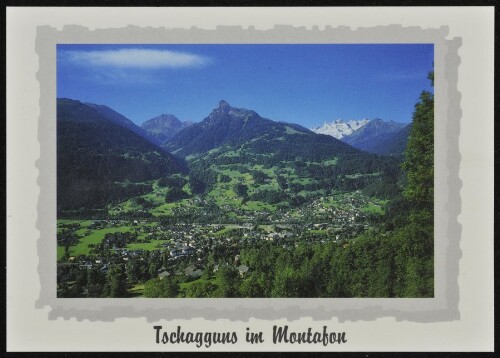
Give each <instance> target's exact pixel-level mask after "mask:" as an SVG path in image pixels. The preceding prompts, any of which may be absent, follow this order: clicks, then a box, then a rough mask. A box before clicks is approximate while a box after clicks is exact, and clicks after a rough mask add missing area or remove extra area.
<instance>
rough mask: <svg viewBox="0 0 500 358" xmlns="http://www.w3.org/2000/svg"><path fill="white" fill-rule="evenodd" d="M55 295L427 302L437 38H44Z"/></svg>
mask: <svg viewBox="0 0 500 358" xmlns="http://www.w3.org/2000/svg"><path fill="white" fill-rule="evenodd" d="M56 56H57V57H56V58H57V60H56V68H57V76H56V88H57V110H56V113H57V118H56V127H57V156H56V158H57V223H56V224H57V243H56V242H54V245H57V278H55V277H54V279H57V297H58V298H108V297H110V298H132V297H134V298H138V297H140V298H432V297H434V46H433V44H429V43H420V44H419V43H411V44H409V43H404V44H397V43H396V44H359V43H358V44H238V45H236V44H143V45H141V44H58V45H57V48H56Z"/></svg>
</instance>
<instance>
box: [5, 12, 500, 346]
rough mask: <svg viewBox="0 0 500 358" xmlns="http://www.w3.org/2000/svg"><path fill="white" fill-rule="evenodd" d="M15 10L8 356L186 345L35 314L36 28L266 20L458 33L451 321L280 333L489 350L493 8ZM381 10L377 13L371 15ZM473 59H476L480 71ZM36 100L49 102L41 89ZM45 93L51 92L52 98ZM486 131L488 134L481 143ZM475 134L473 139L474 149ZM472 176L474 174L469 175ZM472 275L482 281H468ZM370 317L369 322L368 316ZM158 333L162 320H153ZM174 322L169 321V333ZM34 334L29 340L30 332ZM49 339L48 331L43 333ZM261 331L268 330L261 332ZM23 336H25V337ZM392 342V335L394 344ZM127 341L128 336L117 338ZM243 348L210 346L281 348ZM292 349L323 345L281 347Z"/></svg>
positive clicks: (141, 327) (121, 327) (121, 323)
mask: <svg viewBox="0 0 500 358" xmlns="http://www.w3.org/2000/svg"><path fill="white" fill-rule="evenodd" d="M202 11H203V14H204V16H203V17H200V16H199V14H200V10H199V9H198V10H197V9H133V10H130V9H107V10H106V9H102V8H100V9H22V8H19V9H17V8H9V9H8V11H7V24H8V36H7V46H8V58H7V66H8V72H7V79H8V97H7V106H8V107H7V109H8V116H7V133H8V137H7V144H8V158H7V173H8V174H7V177H8V218H7V219H8V242H7V250H8V255H7V264H8V281H7V303H8V315H7V319H8V332H9V333H8V349H10V350H167V349H180V350H182V349H195V348H194V346H168V345H166V346H156V345H155V344H154V334H153V333H154V331H153V328H152V324H151V323H149V322H147V321H146V320H145V319H143V318H137V319H118V320H116V321H115V322H109V323H108V322H107V323H102V322H88V321H83V322H77V321H76V320H74V319H72V320H67V321H66V320H62V319H59V320H55V321H51V322H49V321H48V314H47V313H48V309H47V308H44V309H39V310H36V309H35V300H36V299H37V296H38V292H39V290H40V287H39V282H38V277H37V269H38V267H37V265H38V264H39V262H38V256H37V251H36V246H37V239H38V236H39V233H38V232H37V230H36V227H35V220H36V217H37V214H36V212H37V204H36V201H37V198H38V188H37V187H36V176H37V174H38V173H37V171H36V168H35V165H34V164H35V160H36V159H37V158H38V150H39V148H38V144H37V141H36V136H37V119H38V115H39V112H38V101H39V88H38V83H37V81H36V77H35V73H36V70H37V66H38V58H37V56H36V54H35V52H34V44H35V42H34V36H35V34H36V26H39V25H51V26H56V27H58V28H59V29H60V28H61V25H63V24H81V25H83V26H88V27H90V28H94V27H95V28H120V27H124V26H126V25H128V24H134V25H138V26H152V27H158V26H166V27H187V28H189V27H191V26H198V27H200V28H206V29H213V28H214V27H215V26H216V25H243V26H244V27H246V26H248V25H254V26H255V27H256V28H257V29H268V28H272V27H273V26H274V25H275V24H293V25H296V26H297V25H305V26H307V27H309V28H310V27H311V26H313V25H318V26H320V27H322V26H324V25H330V26H332V27H336V26H339V25H344V26H350V27H354V28H356V27H357V26H362V27H369V26H375V25H389V24H402V25H403V26H420V27H422V28H426V27H429V28H439V27H441V26H449V32H450V33H449V35H448V38H449V39H452V38H454V37H462V39H463V40H462V47H461V48H460V53H459V54H460V57H461V59H462V63H461V65H460V67H459V70H460V72H459V83H458V87H459V88H458V89H459V91H460V92H461V93H462V103H461V107H462V122H461V136H460V151H461V155H462V165H461V172H460V177H461V180H462V181H463V187H462V192H461V198H462V213H461V215H460V216H459V221H460V223H461V224H462V238H461V241H460V242H461V249H462V253H463V257H462V259H461V261H460V276H459V285H460V302H459V310H460V313H461V316H460V320H459V321H452V322H443V323H433V324H429V323H427V324H424V323H411V322H396V321H395V320H394V319H393V318H382V319H377V320H376V321H370V322H365V321H360V322H349V321H348V322H342V323H338V322H337V320H332V321H327V322H326V323H325V322H321V321H311V320H309V319H308V318H302V319H301V320H300V321H297V320H295V321H293V322H292V323H290V326H292V327H293V328H296V329H299V328H301V327H302V328H303V327H309V326H312V327H321V326H322V325H323V324H327V325H328V326H329V327H330V328H331V329H335V330H338V331H341V330H342V331H346V332H347V336H348V339H349V343H348V344H347V345H344V346H338V347H335V346H332V347H327V349H335V350H341V349H342V350H485V349H486V350H487V349H491V347H492V327H493V315H492V308H493V303H492V302H493V295H492V293H493V250H492V243H493V240H492V239H493V234H492V230H493V226H492V222H493V219H492V218H493V217H492V204H493V201H492V195H490V194H491V193H492V184H493V165H492V158H493V148H492V144H493V137H492V124H493V112H492V110H493V107H492V104H493V101H492V99H493V76H492V75H493V46H492V45H493V37H492V35H493V31H492V30H493V26H492V25H493V11H492V9H491V8H480V9H479V8H473V9H471V8H468V9H460V8H432V9H423V8H418V9H408V8H406V9H383V8H376V9H366V8H365V9H346V8H342V9H300V10H294V9H203V10H202ZM376 14H379V16H376ZM475 53H481V59H480V61H481V62H480V63H479V64H478V62H477V61H478V60H479V59H478V58H477V57H475V56H474V54H475ZM44 95H49V94H47V93H45V92H44ZM54 96H55V93H54ZM488 135H489V136H490V137H488ZM477 138H481V141H480V143H478V141H477ZM476 176H477V177H476ZM478 278H480V279H478ZM367 319H369V317H367ZM179 322H181V324H182V326H183V328H184V329H186V330H189V329H191V330H204V329H212V330H213V329H217V330H218V331H232V330H235V331H238V332H239V334H240V336H241V337H243V335H244V332H245V328H246V327H247V326H251V327H252V329H253V330H258V329H260V330H263V331H264V334H265V336H267V337H270V330H271V329H272V324H273V323H275V324H280V323H281V324H283V323H284V322H285V321H284V320H280V321H276V322H268V321H258V320H255V321H250V322H230V321H228V320H220V321H215V322H214V321H203V320H200V319H193V320H189V321H179ZM160 324H162V325H163V326H164V327H166V326H167V323H166V322H163V323H160ZM176 325H177V322H176V321H172V322H169V323H168V326H173V327H175V326H176ZM35 332H36V333H35ZM49 332H50V333H49ZM266 332H267V334H266ZM28 336H29V339H27V338H26V337H28ZM393 337H398V339H394V338H393ZM124 338H126V339H124ZM269 343H270V342H269V340H267V341H266V344H263V345H260V346H257V347H252V346H249V345H248V346H245V345H244V344H242V345H238V346H237V347H233V346H227V347H225V346H220V347H218V346H215V348H222V349H223V350H235V349H237V350H245V349H249V348H251V349H264V350H271V349H278V350H282V349H284V348H287V347H286V346H273V345H272V344H269ZM288 348H292V349H294V350H297V349H298V350H312V349H321V348H322V347H321V346H318V347H316V346H288Z"/></svg>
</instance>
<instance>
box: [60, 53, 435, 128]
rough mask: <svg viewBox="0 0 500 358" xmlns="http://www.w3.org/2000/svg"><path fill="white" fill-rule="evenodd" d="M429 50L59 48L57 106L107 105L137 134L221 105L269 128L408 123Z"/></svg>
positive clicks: (426, 86)
mask: <svg viewBox="0 0 500 358" xmlns="http://www.w3.org/2000/svg"><path fill="white" fill-rule="evenodd" d="M433 58H434V48H433V45H432V44H373V45H372V44H370V45H358V44H345V45H344V44H342V45H329V44H326V45H135V44H134V45H58V46H57V96H58V97H66V98H72V99H77V100H80V101H82V102H92V103H97V104H105V105H107V106H109V107H111V108H113V109H114V110H116V111H117V112H120V113H121V114H123V115H124V116H126V117H127V118H129V119H131V120H132V121H134V122H135V123H137V124H141V123H142V122H144V121H145V120H147V119H150V118H153V117H155V116H158V115H160V114H162V113H170V114H174V115H176V116H177V117H178V118H179V119H180V120H182V121H184V120H191V121H195V122H197V121H200V120H202V119H203V118H205V117H206V116H208V114H209V113H210V112H211V111H212V109H214V108H215V107H217V105H218V102H219V101H220V100H221V99H224V100H226V101H227V102H229V104H230V105H232V106H234V107H238V108H247V109H252V110H254V111H256V112H257V113H259V114H260V115H261V116H263V117H266V118H269V119H273V120H276V121H286V122H292V123H299V124H301V125H303V126H305V127H308V128H310V127H312V126H319V125H321V124H323V122H325V121H328V122H329V121H332V120H334V119H338V118H343V119H362V118H369V119H372V118H382V119H384V120H393V121H396V122H410V121H411V115H412V113H413V110H414V106H415V103H416V102H417V100H418V97H419V95H420V93H421V91H422V90H432V89H431V87H430V81H429V80H428V79H427V73H428V72H429V71H430V70H432V66H433Z"/></svg>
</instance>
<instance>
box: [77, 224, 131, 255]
mask: <svg viewBox="0 0 500 358" xmlns="http://www.w3.org/2000/svg"><path fill="white" fill-rule="evenodd" d="M80 230H86V229H80ZM131 231H132V227H130V226H121V227H113V228H106V229H100V230H95V231H93V232H92V233H91V234H90V235H88V236H85V237H83V238H82V239H81V240H80V242H79V243H78V244H77V245H75V246H71V247H70V248H69V253H70V255H72V256H78V255H88V254H90V248H89V244H98V243H100V242H101V241H102V240H104V235H106V234H107V233H113V232H131Z"/></svg>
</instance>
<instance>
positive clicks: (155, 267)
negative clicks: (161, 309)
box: [57, 193, 373, 285]
mask: <svg viewBox="0 0 500 358" xmlns="http://www.w3.org/2000/svg"><path fill="white" fill-rule="evenodd" d="M336 199H337V200H335V201H334V200H333V198H331V197H326V198H325V197H319V198H317V199H316V200H314V201H311V202H310V203H309V204H308V205H305V206H303V207H300V208H295V209H292V210H287V211H285V212H279V213H274V214H271V213H262V212H261V213H260V214H261V215H262V216H264V217H267V221H266V222H263V220H258V221H255V220H254V221H253V222H251V221H250V220H249V221H248V222H240V223H238V224H235V223H216V224H206V223H180V222H179V223H175V224H172V219H171V218H169V220H161V219H160V220H155V221H150V220H147V219H135V220H131V221H125V220H115V219H109V220H60V221H59V222H58V237H57V242H58V284H59V285H63V284H65V283H68V282H72V281H73V280H74V277H72V276H74V275H72V274H71V272H75V270H84V271H91V270H94V271H98V272H99V273H100V274H103V275H105V274H107V272H108V268H109V267H110V265H113V264H125V265H126V266H127V267H132V266H134V265H140V266H141V267H142V269H141V270H142V271H143V274H142V275H143V278H149V279H150V278H155V277H159V278H164V277H166V276H170V275H177V276H183V279H187V280H194V279H197V278H199V277H200V276H202V274H203V272H206V271H207V270H210V271H211V273H213V272H216V271H217V269H218V266H219V265H220V264H224V265H233V266H235V267H236V268H237V269H238V271H239V273H240V274H241V275H242V276H244V275H245V274H246V273H247V272H248V271H249V270H252V268H251V267H247V266H246V265H242V264H240V263H239V253H240V251H241V250H242V249H244V248H249V247H254V246H256V245H259V244H261V243H263V242H267V243H270V244H272V245H276V246H280V247H283V248H285V249H287V248H289V249H291V248H293V247H295V246H297V245H299V244H303V243H306V244H307V243H310V244H312V243H316V244H317V243H326V242H329V241H336V242H347V241H348V240H351V239H352V238H354V237H356V236H357V235H359V234H360V233H361V232H363V231H364V230H366V229H368V228H369V227H370V215H369V214H368V213H367V212H366V207H367V205H373V203H371V202H370V201H369V200H368V199H367V198H366V197H364V196H361V195H356V193H350V194H349V195H344V196H342V197H341V198H340V199H341V200H339V198H336ZM254 219H255V217H254ZM70 268H72V269H71V270H70ZM146 271H147V274H145V273H144V272H146ZM140 281H141V280H140V279H138V280H137V282H140Z"/></svg>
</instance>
